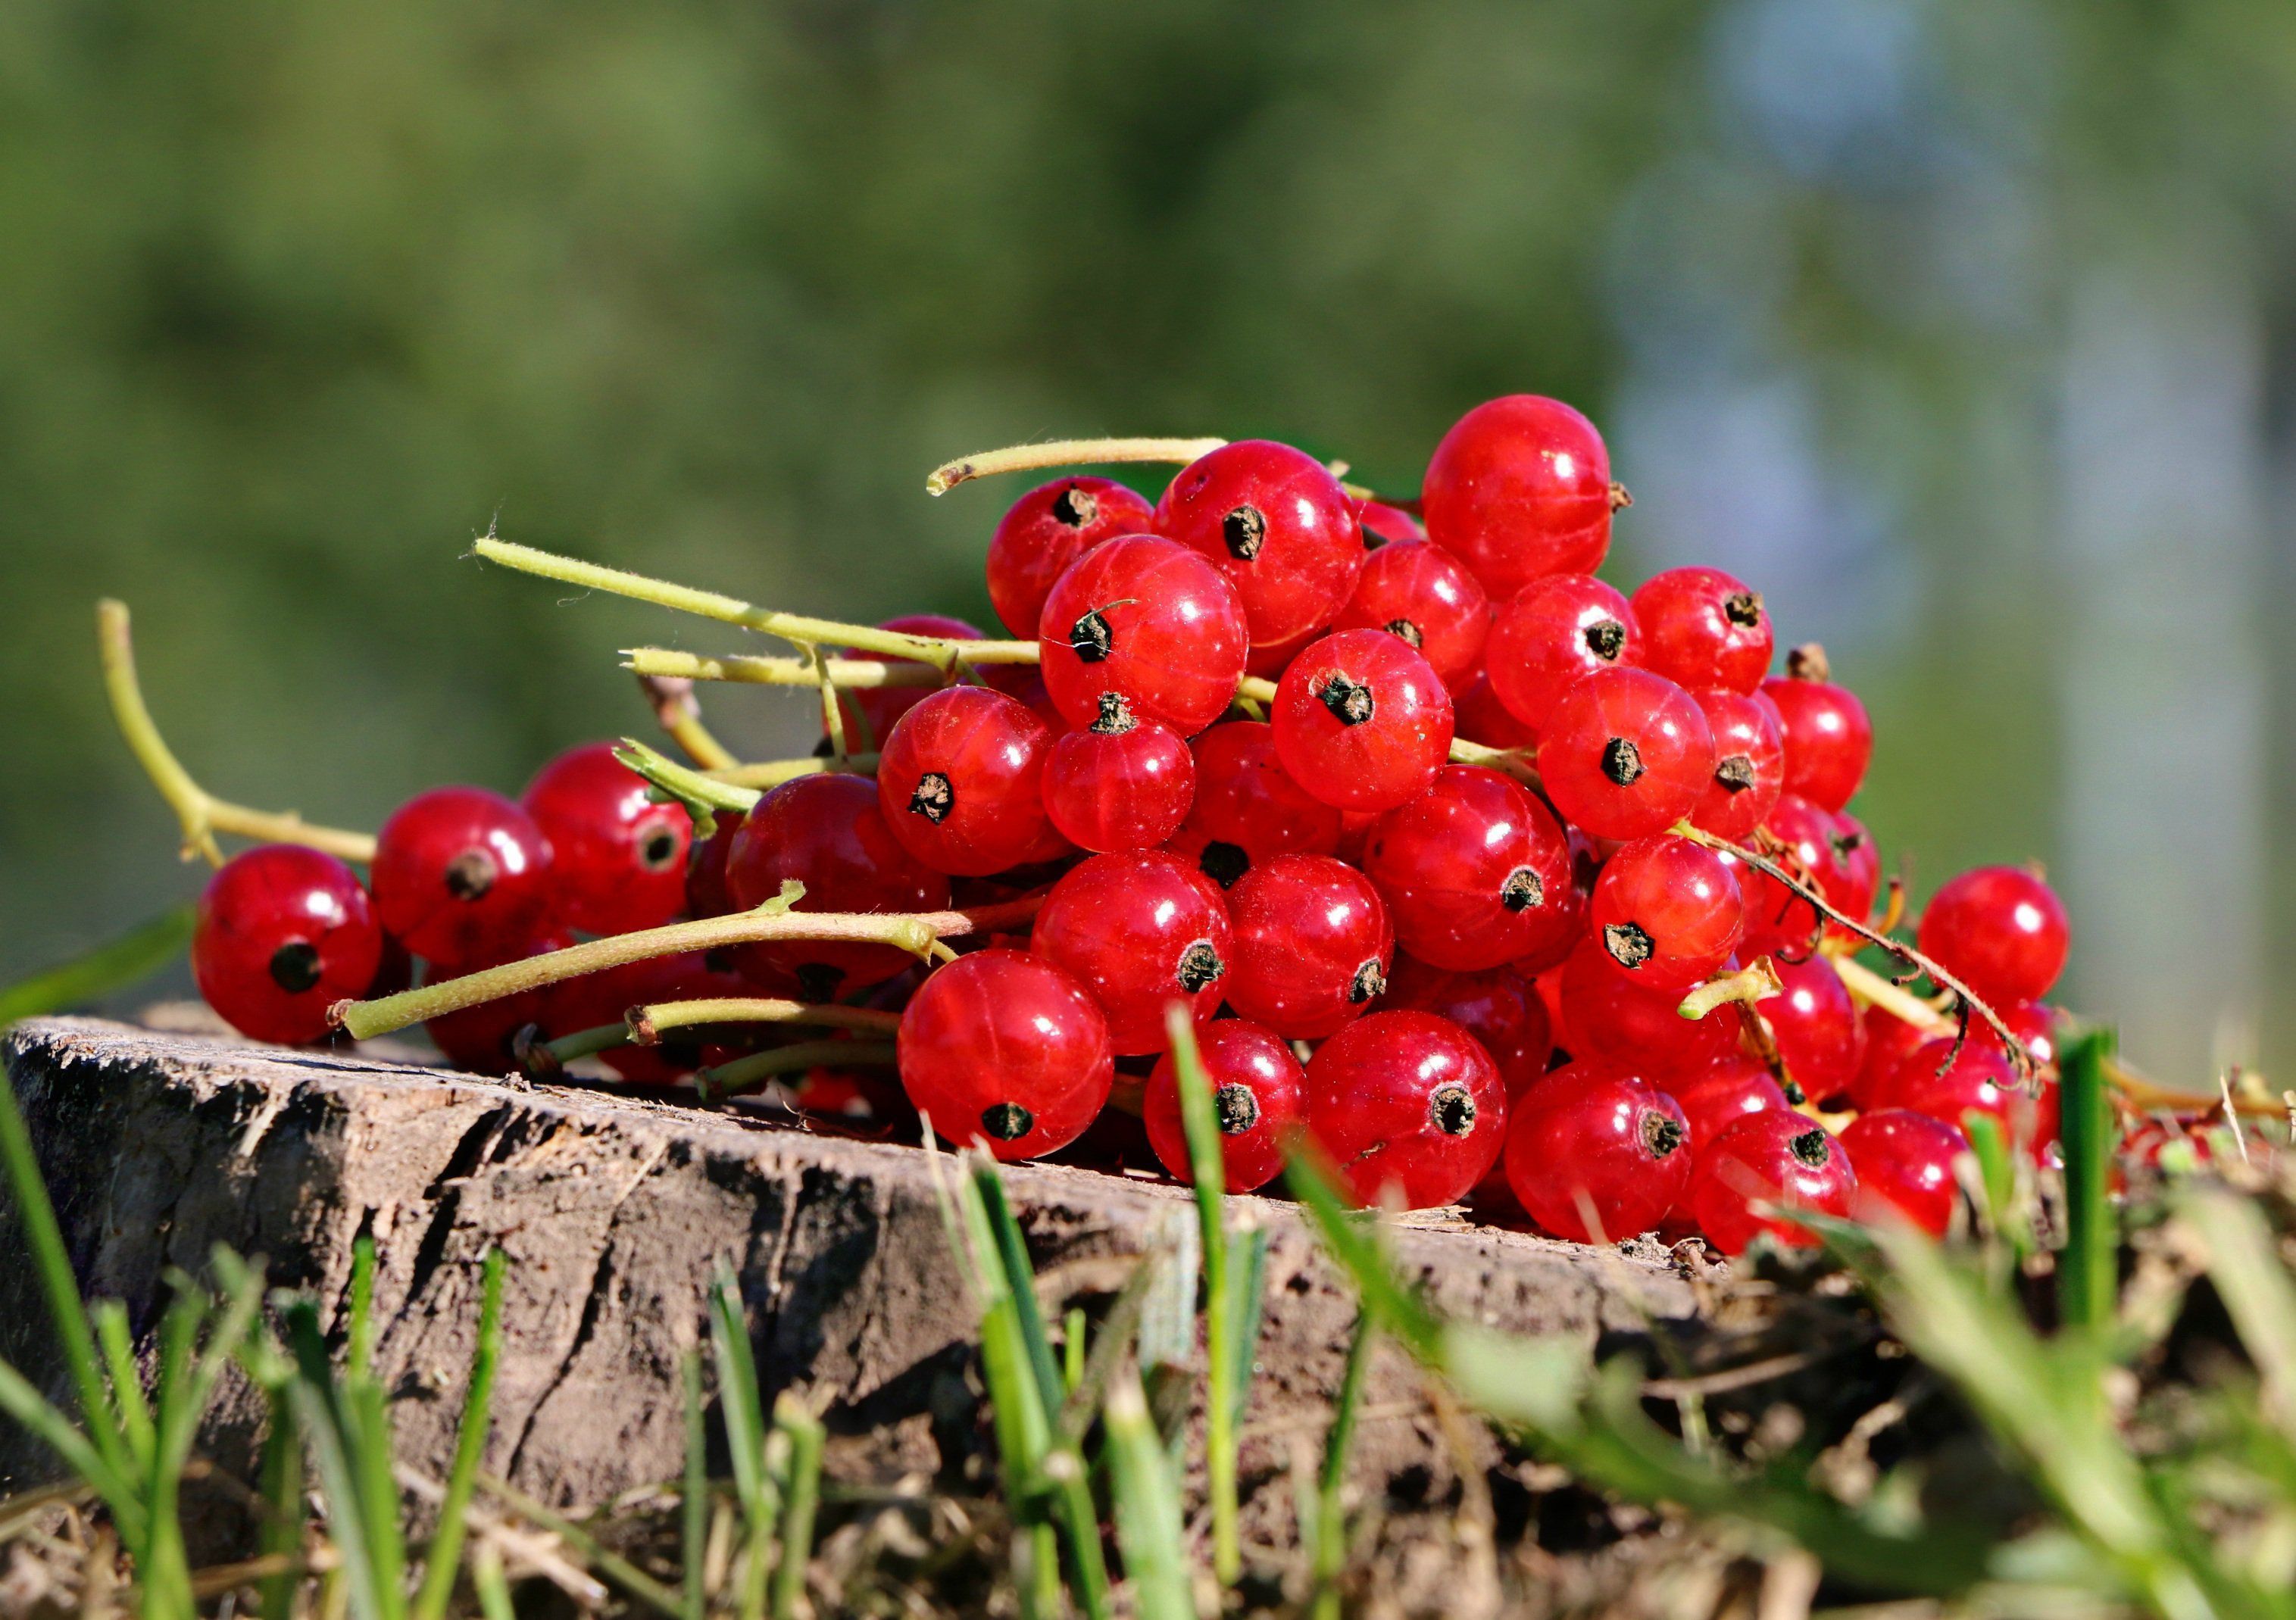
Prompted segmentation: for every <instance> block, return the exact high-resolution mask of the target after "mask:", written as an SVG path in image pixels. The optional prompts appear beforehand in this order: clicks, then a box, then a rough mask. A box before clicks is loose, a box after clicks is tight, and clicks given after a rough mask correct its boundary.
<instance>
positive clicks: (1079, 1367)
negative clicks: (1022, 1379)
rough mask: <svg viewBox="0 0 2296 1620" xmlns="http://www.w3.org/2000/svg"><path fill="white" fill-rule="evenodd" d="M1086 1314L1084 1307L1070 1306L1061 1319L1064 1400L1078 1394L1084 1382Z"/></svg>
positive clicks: (1062, 1392)
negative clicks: (1077, 1388) (1077, 1391)
mask: <svg viewBox="0 0 2296 1620" xmlns="http://www.w3.org/2000/svg"><path fill="white" fill-rule="evenodd" d="M1086 1337H1087V1335H1086V1330H1085V1313H1084V1307H1083V1306H1082V1305H1070V1307H1069V1308H1068V1312H1067V1313H1066V1314H1065V1315H1064V1316H1063V1317H1062V1319H1061V1395H1062V1398H1063V1399H1065V1398H1066V1397H1068V1396H1070V1395H1074V1394H1075V1393H1076V1387H1077V1386H1078V1384H1081V1383H1083V1382H1084V1353H1085V1348H1086V1345H1085V1340H1086Z"/></svg>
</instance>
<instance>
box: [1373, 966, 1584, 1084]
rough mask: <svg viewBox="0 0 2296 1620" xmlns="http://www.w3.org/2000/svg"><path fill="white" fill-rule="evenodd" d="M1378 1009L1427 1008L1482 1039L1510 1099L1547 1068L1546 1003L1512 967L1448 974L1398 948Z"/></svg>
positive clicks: (1551, 1049) (1549, 1038) (1550, 1051)
mask: <svg viewBox="0 0 2296 1620" xmlns="http://www.w3.org/2000/svg"><path fill="white" fill-rule="evenodd" d="M1378 1010H1380V1011H1382V1012H1388V1011H1406V1012H1431V1013H1433V1014H1434V1015H1435V1016H1436V1017H1437V1018H1442V1019H1450V1020H1451V1021H1452V1022H1453V1023H1454V1024H1456V1025H1457V1026H1459V1027H1460V1028H1462V1029H1464V1030H1465V1031H1466V1032H1467V1033H1468V1034H1469V1035H1472V1036H1474V1037H1475V1039H1477V1040H1478V1041H1480V1042H1481V1043H1483V1050H1484V1051H1487V1052H1488V1053H1490V1055H1491V1061H1492V1062H1494V1063H1496V1064H1497V1065H1498V1068H1499V1078H1500V1079H1501V1080H1503V1081H1505V1083H1506V1089H1507V1096H1508V1098H1509V1100H1513V1099H1514V1098H1517V1097H1520V1096H1521V1095H1522V1094H1523V1092H1525V1091H1526V1090H1528V1089H1529V1087H1530V1086H1532V1085H1533V1084H1537V1083H1538V1079H1539V1077H1540V1076H1542V1075H1544V1074H1546V1060H1547V1059H1548V1058H1549V1057H1550V1056H1551V1055H1553V1053H1554V1035H1553V1033H1552V1030H1551V1027H1550V1026H1549V1024H1548V1020H1547V1014H1546V1002H1544V1001H1542V1000H1540V999H1539V995H1538V992H1537V991H1536V990H1534V989H1532V988H1531V986H1530V984H1529V981H1528V980H1526V979H1525V978H1522V976H1521V975H1520V974H1518V973H1516V972H1514V971H1513V970H1511V969H1506V968H1492V969H1488V970H1484V971H1482V972H1479V973H1453V972H1450V971H1448V970H1446V969H1442V968H1431V967H1429V966H1428V965H1427V964H1426V963H1425V962H1423V961H1419V960H1418V959H1417V958H1415V957H1411V956H1406V955H1404V954H1402V953H1400V952H1398V953H1397V955H1396V958H1395V970H1394V971H1393V972H1391V973H1390V975H1389V976H1388V980H1387V994H1385V995H1383V996H1382V997H1380V1000H1379V1008H1378Z"/></svg>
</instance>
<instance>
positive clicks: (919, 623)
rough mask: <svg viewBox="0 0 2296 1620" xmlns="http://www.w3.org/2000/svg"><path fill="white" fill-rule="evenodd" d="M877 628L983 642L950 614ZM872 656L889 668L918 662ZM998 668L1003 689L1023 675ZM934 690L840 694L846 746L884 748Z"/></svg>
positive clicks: (910, 617)
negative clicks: (902, 720)
mask: <svg viewBox="0 0 2296 1620" xmlns="http://www.w3.org/2000/svg"><path fill="white" fill-rule="evenodd" d="M877 628H878V629H880V630H898V631H899V632H900V633H901V634H904V635H932V636H946V637H950V638H953V639H955V640H957V641H978V640H980V628H979V627H978V626H974V625H971V624H968V623H966V622H965V621H964V619H961V618H950V617H949V616H948V615H947V614H946V613H904V614H901V615H899V616H898V617H897V618H889V619H886V620H884V621H883V622H881V624H879V625H878V626H877ZM872 656H873V657H874V658H875V659H878V660H879V661H880V662H882V663H886V664H906V665H913V664H914V663H915V662H916V661H917V660H916V659H905V658H899V657H896V656H892V655H889V654H885V653H877V654H873V655H872ZM994 668H995V669H996V675H997V677H998V678H995V679H990V681H989V684H990V685H992V686H996V685H1002V684H1003V683H1005V680H1009V679H1011V678H1012V677H1013V675H1017V674H1018V673H1019V672H1018V671H1017V670H1016V669H1014V667H1013V666H1011V665H1004V664H1000V665H996V666H994ZM932 690H933V688H931V687H930V686H861V687H854V688H849V689H847V690H844V691H840V692H839V693H838V694H837V702H838V706H839V711H840V714H841V715H842V716H843V717H844V724H845V740H846V745H847V746H848V747H849V748H851V749H869V748H878V747H881V746H882V745H883V743H884V740H885V739H886V737H887V736H888V735H889V734H890V732H891V731H892V729H893V725H894V723H895V722H896V721H898V720H899V719H900V717H901V716H903V715H906V714H907V713H908V712H909V711H910V710H911V709H913V708H915V707H916V706H917V705H918V704H919V703H922V701H924V700H925V698H926V697H927V696H928V695H929V694H930V693H931V691H932ZM828 731H829V724H828V722H827V721H826V720H825V719H824V721H823V723H822V732H823V734H824V736H825V735H827V733H828Z"/></svg>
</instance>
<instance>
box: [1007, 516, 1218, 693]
mask: <svg viewBox="0 0 2296 1620" xmlns="http://www.w3.org/2000/svg"><path fill="white" fill-rule="evenodd" d="M1037 647H1038V648H1039V649H1040V650H1041V651H1042V654H1043V660H1044V661H1043V666H1042V668H1043V674H1044V677H1045V688H1046V691H1049V692H1050V693H1051V694H1052V699H1053V702H1054V704H1055V705H1056V706H1057V707H1058V708H1059V709H1060V711H1061V714H1062V716H1063V717H1064V718H1066V719H1067V721H1068V723H1069V724H1070V725H1090V724H1092V723H1093V722H1094V721H1095V720H1096V719H1098V718H1099V717H1100V712H1101V701H1100V700H1101V699H1102V697H1103V695H1104V694H1106V693H1109V692H1115V693H1117V694H1118V695H1119V696H1120V697H1121V698H1123V700H1125V702H1126V704H1127V705H1128V706H1129V708H1131V711H1132V714H1133V716H1134V717H1136V718H1137V719H1141V720H1153V721H1156V722H1158V723H1159V724H1164V725H1169V726H1170V727H1171V728H1172V729H1173V730H1174V731H1176V732H1179V733H1180V734H1181V735H1182V736H1184V737H1192V736H1193V735H1195V733H1196V732H1200V731H1201V730H1203V729H1204V727H1206V726H1208V725H1210V724H1211V723H1212V722H1213V721H1215V720H1217V719H1218V718H1219V717H1220V716H1222V715H1223V714H1226V712H1227V706H1228V704H1229V703H1230V702H1231V701H1233V700H1234V697H1235V683H1237V682H1238V681H1241V680H1242V679H1243V666H1244V619H1243V609H1242V604H1240V603H1239V602H1238V601H1236V596H1235V592H1234V589H1233V588H1232V587H1231V586H1230V585H1228V583H1227V581H1226V580H1225V579H1223V578H1222V577H1220V574H1219V571H1218V569H1215V568H1213V567H1212V565H1211V564H1210V563H1209V562H1206V561H1205V560H1203V559H1202V558H1201V557H1199V556H1198V555H1196V553H1195V552H1192V551H1190V550H1188V549H1187V547H1185V546H1184V545H1176V544H1173V543H1172V542H1171V541H1169V540H1160V539H1158V538H1156V537H1155V536H1152V535H1125V536H1119V538H1117V539H1114V540H1111V541H1109V542H1107V543H1106V544H1103V545H1098V546H1095V547H1094V548H1093V549H1092V550H1091V551H1089V552H1086V553H1085V555H1084V556H1082V557H1080V558H1078V560H1077V561H1076V562H1075V564H1074V565H1073V566H1071V567H1070V569H1069V571H1068V572H1067V573H1065V574H1063V575H1062V576H1061V577H1060V581H1059V583H1058V584H1056V585H1054V586H1053V590H1052V594H1051V595H1049V596H1047V597H1046V599H1045V610H1044V615H1043V617H1042V618H1040V619H1039V620H1038V623H1037Z"/></svg>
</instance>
